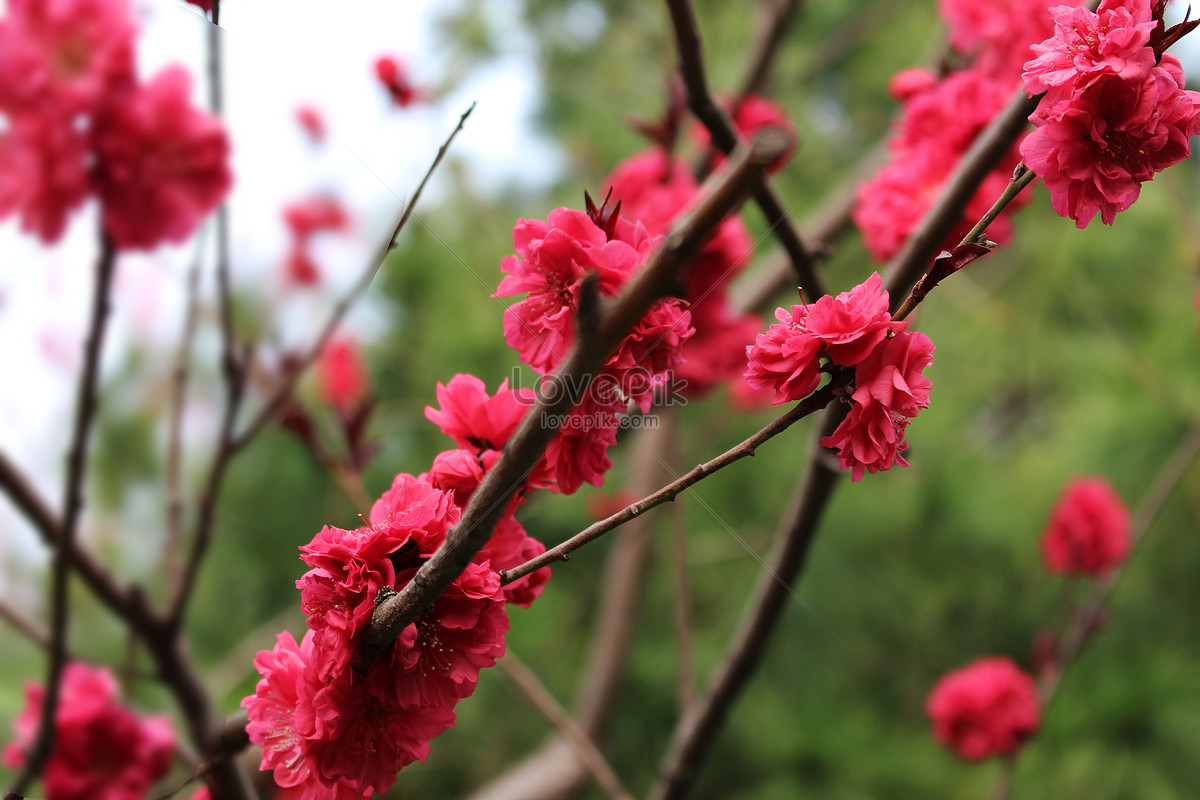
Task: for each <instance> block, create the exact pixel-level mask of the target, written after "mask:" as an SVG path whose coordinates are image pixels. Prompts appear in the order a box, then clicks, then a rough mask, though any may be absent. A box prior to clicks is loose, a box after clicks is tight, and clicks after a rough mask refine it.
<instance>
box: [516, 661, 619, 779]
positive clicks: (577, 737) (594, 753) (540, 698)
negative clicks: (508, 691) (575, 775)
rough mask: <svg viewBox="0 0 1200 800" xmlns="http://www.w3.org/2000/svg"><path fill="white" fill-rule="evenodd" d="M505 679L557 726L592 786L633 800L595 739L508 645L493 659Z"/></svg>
mask: <svg viewBox="0 0 1200 800" xmlns="http://www.w3.org/2000/svg"><path fill="white" fill-rule="evenodd" d="M496 665H497V666H498V667H499V668H500V670H501V671H502V672H504V674H505V675H507V676H508V678H509V680H511V681H512V682H513V684H514V685H515V686H516V687H517V688H518V689H520V690H521V693H522V694H524V695H525V697H526V698H528V699H529V702H530V703H532V704H533V707H534V708H536V709H537V710H538V712H539V713H541V715H542V716H544V717H545V718H546V719H547V720H549V721H550V724H552V725H553V726H554V727H555V728H557V729H558V732H559V734H560V735H561V736H562V738H563V739H564V740H565V741H566V742H567V744H569V745H570V746H571V749H572V750H573V751H574V752H575V757H576V758H578V759H579V761H580V762H581V763H582V764H583V765H584V767H585V768H586V769H587V771H588V772H590V773H591V775H592V777H593V778H594V779H595V780H596V785H597V786H599V787H600V788H601V789H603V790H604V792H605V794H607V795H608V796H609V797H611V798H613V800H633V797H632V795H630V794H629V792H628V791H627V790H626V789H625V787H624V786H622V785H621V781H620V779H619V778H618V777H617V775H616V773H615V772H613V770H612V767H611V766H609V764H608V761H607V760H605V758H604V754H603V753H601V752H600V749H599V748H598V747H596V744H595V742H593V741H592V739H591V737H590V736H588V734H587V732H586V731H584V730H583V728H582V727H580V725H579V723H578V722H576V721H575V720H574V719H572V718H571V715H570V714H568V713H567V712H566V710H565V709H564V708H563V707H562V706H561V705H559V703H558V701H557V700H555V699H554V697H553V695H551V694H550V692H549V691H548V690H547V689H546V687H545V686H544V685H543V684H542V682H541V681H540V680H538V677H537V675H535V674H534V673H533V671H532V670H530V669H529V667H527V666H525V664H524V663H523V662H522V661H521V660H520V659H519V658H517V657H516V655H515V654H514V653H513V651H512V648H511V647H510V648H508V651H507V652H506V653H505V654H504V658H502V659H500V660H499V661H497V662H496Z"/></svg>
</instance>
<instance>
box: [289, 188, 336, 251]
mask: <svg viewBox="0 0 1200 800" xmlns="http://www.w3.org/2000/svg"><path fill="white" fill-rule="evenodd" d="M283 219H284V222H286V223H287V226H288V229H289V230H291V232H292V236H294V237H295V238H296V239H298V240H301V241H303V240H305V239H308V238H309V237H310V236H312V235H313V234H317V233H323V232H326V231H344V230H346V229H347V228H348V227H350V215H349V214H348V213H347V212H346V209H345V207H344V206H342V204H341V202H340V201H339V200H338V199H337V198H336V197H333V196H331V195H328V194H314V195H309V196H308V197H301V198H299V199H298V200H293V201H292V202H291V203H288V204H287V205H286V206H285V207H284V209H283Z"/></svg>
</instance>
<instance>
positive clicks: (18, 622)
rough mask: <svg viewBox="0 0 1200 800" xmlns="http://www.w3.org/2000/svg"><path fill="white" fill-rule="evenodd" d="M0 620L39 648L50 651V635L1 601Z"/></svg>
mask: <svg viewBox="0 0 1200 800" xmlns="http://www.w3.org/2000/svg"><path fill="white" fill-rule="evenodd" d="M0 619H2V620H4V621H5V622H7V623H8V624H9V625H11V626H12V627H13V628H14V629H16V630H18V631H20V632H21V633H23V634H25V637H26V638H27V639H29V640H30V641H31V642H33V643H34V644H36V645H37V646H38V647H40V648H42V649H43V650H49V649H50V634H48V633H46V632H45V631H44V630H42V629H41V628H39V627H38V626H37V625H36V624H35V623H34V622H33V620H30V619H26V618H25V616H24V615H23V614H22V613H21V612H19V611H17V610H16V609H15V608H13V607H12V606H10V605H9V604H8V603H6V602H5V601H4V600H0Z"/></svg>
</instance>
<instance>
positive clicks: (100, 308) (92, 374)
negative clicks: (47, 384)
mask: <svg viewBox="0 0 1200 800" xmlns="http://www.w3.org/2000/svg"><path fill="white" fill-rule="evenodd" d="M116 261H117V251H116V248H115V247H114V246H113V244H112V242H111V241H110V240H109V238H108V237H107V236H105V235H101V237H100V256H99V260H98V262H97V264H96V284H95V288H94V293H93V295H92V314H91V324H90V326H89V329H88V337H87V342H86V344H85V345H84V358H83V373H82V374H81V375H80V378H79V388H78V394H77V396H76V401H75V425H74V430H73V431H72V434H71V445H70V450H69V451H68V455H67V479H66V484H65V487H64V492H63V512H62V520H63V521H62V527H61V529H60V530H59V532H58V537H57V542H56V545H55V549H54V563H53V569H52V572H51V586H50V609H51V610H50V620H51V622H50V653H49V659H48V660H49V664H48V668H47V670H46V683H45V694H44V695H43V697H42V709H41V713H40V716H39V720H38V728H37V737H36V738H35V739H34V742H33V746H32V747H31V748H30V749H29V752H28V753H27V754H26V760H25V765H24V767H23V769H22V770H21V773H20V774H19V775H18V776H17V779H16V780H15V781H14V782H13V784H12V788H11V789H10V790H9V794H8V795H6V797H8V796H9V795H12V796H17V797H19V796H21V795H23V794H25V792H26V791H27V790H28V788H29V785H30V784H31V783H32V782H33V780H34V779H35V778H36V777H37V776H38V775H40V774H41V771H42V767H43V766H45V763H46V759H47V758H48V757H49V756H50V748H51V746H52V745H53V741H54V721H55V719H56V713H57V711H58V697H59V690H60V689H61V684H62V671H63V667H64V666H65V665H66V659H67V622H68V618H69V611H70V609H69V595H70V592H69V588H70V587H69V578H70V565H71V549H72V547H73V546H74V543H75V534H76V532H77V531H78V528H79V518H80V516H81V514H82V512H83V483H84V476H85V474H86V473H87V453H88V445H89V443H90V441H91V430H92V422H93V420H94V419H95V416H96V409H97V407H98V405H99V400H98V394H99V392H98V387H99V383H100V360H101V353H102V352H103V349H104V332H105V330H106V328H107V322H108V312H109V293H110V291H111V289H112V278H113V273H114V272H115V268H116Z"/></svg>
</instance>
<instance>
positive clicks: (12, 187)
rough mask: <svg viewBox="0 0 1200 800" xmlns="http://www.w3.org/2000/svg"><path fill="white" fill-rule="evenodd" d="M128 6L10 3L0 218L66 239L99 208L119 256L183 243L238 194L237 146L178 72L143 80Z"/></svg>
mask: <svg viewBox="0 0 1200 800" xmlns="http://www.w3.org/2000/svg"><path fill="white" fill-rule="evenodd" d="M135 33H136V27H135V25H134V21H133V16H132V9H131V7H130V4H129V2H128V0H59V1H58V2H54V3H46V2H42V0H12V2H10V3H8V16H7V17H5V18H3V19H0V218H3V217H6V216H8V215H10V214H16V215H18V217H19V219H20V224H21V228H22V229H23V230H25V231H27V232H29V233H32V234H35V235H37V236H38V237H40V238H41V239H42V240H43V241H45V242H47V243H50V242H55V241H57V240H58V239H59V238H60V237H61V236H62V234H63V232H64V231H65V229H66V225H67V218H68V216H69V215H70V213H71V212H72V211H73V210H74V209H76V208H78V207H79V206H80V205H82V204H83V202H84V201H85V200H86V199H88V198H89V197H92V196H95V197H96V198H98V199H99V201H100V207H101V218H102V222H103V226H104V229H105V231H106V232H107V234H108V236H109V237H110V238H111V239H112V241H113V242H114V244H115V245H116V246H117V247H118V248H121V249H148V248H153V247H155V246H157V245H159V244H161V243H163V242H181V241H183V240H184V239H186V238H187V237H188V236H190V235H191V233H192V232H193V231H194V230H195V229H196V226H197V225H199V223H200V221H201V220H202V219H203V218H204V217H205V216H206V215H207V214H208V213H209V212H210V211H212V210H213V208H215V207H216V206H217V204H219V203H220V202H221V200H222V199H223V198H224V197H225V195H226V193H227V192H228V190H229V187H230V185H231V183H232V177H231V174H230V171H229V166H228V160H229V141H228V137H227V136H226V133H225V130H224V128H223V127H222V125H221V123H220V122H219V121H218V120H217V119H216V118H214V117H212V116H211V115H209V114H207V113H206V112H204V111H202V110H200V109H198V108H196V107H194V106H193V105H192V104H191V100H190V95H191V79H190V77H189V75H188V74H187V72H186V71H185V70H184V69H183V68H182V67H178V66H172V67H167V68H166V69H164V70H163V71H162V72H160V73H159V74H158V75H156V76H155V77H153V78H151V79H150V80H148V81H145V82H139V81H138V80H137V76H136V71H135V58H134V36H135Z"/></svg>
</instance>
